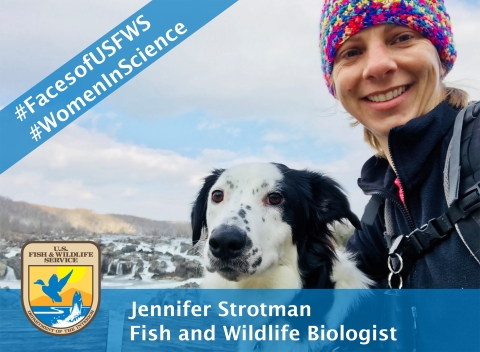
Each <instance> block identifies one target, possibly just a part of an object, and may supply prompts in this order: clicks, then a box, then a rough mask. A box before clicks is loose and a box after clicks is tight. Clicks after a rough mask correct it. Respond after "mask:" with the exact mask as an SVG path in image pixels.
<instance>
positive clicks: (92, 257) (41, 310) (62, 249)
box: [22, 241, 100, 335]
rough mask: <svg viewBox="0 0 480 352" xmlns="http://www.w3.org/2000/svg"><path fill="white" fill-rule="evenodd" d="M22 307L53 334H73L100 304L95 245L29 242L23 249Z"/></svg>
mask: <svg viewBox="0 0 480 352" xmlns="http://www.w3.org/2000/svg"><path fill="white" fill-rule="evenodd" d="M22 305H23V310H24V311H25V314H26V316H27V318H28V319H29V320H30V322H31V323H32V324H33V325H35V327H37V328H38V329H40V330H41V331H44V332H46V333H48V334H52V335H70V334H74V333H76V332H78V331H80V330H82V329H83V328H85V327H86V326H87V325H88V324H90V323H91V322H92V320H93V318H94V317H95V315H96V313H97V311H98V308H99V305H100V249H99V247H98V246H97V244H95V243H94V242H86V241H84V242H80V241H69V242H57V241H52V242H43V241H42V242H29V243H27V244H25V245H24V246H23V248H22Z"/></svg>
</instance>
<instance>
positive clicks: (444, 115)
mask: <svg viewBox="0 0 480 352" xmlns="http://www.w3.org/2000/svg"><path fill="white" fill-rule="evenodd" d="M456 115H457V110H455V109H454V108H453V107H452V106H451V105H449V104H448V103H447V102H446V101H443V102H442V103H440V104H439V105H437V106H436V107H435V108H434V109H433V110H432V111H430V112H429V113H427V114H426V115H423V116H420V117H417V118H414V119H412V120H410V121H409V122H407V123H406V124H405V125H402V126H397V127H394V128H392V129H391V130H390V132H389V134H388V145H389V148H390V154H391V157H392V160H393V164H394V165H395V168H396V170H397V174H398V177H399V178H400V181H401V183H402V186H403V188H404V190H405V191H409V190H412V189H414V188H416V187H417V186H418V185H420V184H421V183H422V181H423V180H424V179H425V177H426V176H427V175H428V174H429V168H428V164H429V162H433V155H434V154H435V151H436V150H438V149H437V148H439V147H440V145H441V142H442V141H443V139H444V138H445V136H446V135H447V134H448V132H449V131H450V130H451V129H452V127H453V124H454V122H455V116H456ZM397 174H395V172H394V171H393V169H392V168H391V167H390V164H389V163H388V161H387V159H385V158H378V157H376V156H373V157H371V158H370V159H368V160H367V162H366V163H365V164H364V165H363V168H362V172H361V177H360V178H359V179H358V186H359V187H360V188H361V189H362V190H363V191H364V193H365V194H372V193H374V192H376V191H381V192H386V193H389V194H390V195H391V196H394V197H397V196H396V194H397V190H396V186H395V185H394V180H395V178H396V177H397Z"/></svg>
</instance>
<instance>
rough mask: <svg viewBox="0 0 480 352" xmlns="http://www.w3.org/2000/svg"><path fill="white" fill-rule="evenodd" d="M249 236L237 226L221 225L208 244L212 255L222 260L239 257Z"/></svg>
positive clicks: (213, 232)
mask: <svg viewBox="0 0 480 352" xmlns="http://www.w3.org/2000/svg"><path fill="white" fill-rule="evenodd" d="M246 240H247V235H246V233H245V232H243V231H242V230H241V229H239V228H238V227H236V226H229V225H221V226H219V227H217V228H216V229H214V230H213V231H212V234H211V236H210V240H209V241H208V244H209V245H210V251H211V252H212V254H213V255H214V256H215V257H217V258H219V259H222V260H227V259H233V258H236V257H238V256H239V255H240V254H241V253H242V250H243V248H244V247H245V243H246V242H247V241H246Z"/></svg>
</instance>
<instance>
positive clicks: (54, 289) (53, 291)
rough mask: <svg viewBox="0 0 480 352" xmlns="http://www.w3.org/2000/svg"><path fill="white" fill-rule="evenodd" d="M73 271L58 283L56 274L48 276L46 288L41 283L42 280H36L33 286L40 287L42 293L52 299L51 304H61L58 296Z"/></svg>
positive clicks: (60, 298)
mask: <svg viewBox="0 0 480 352" xmlns="http://www.w3.org/2000/svg"><path fill="white" fill-rule="evenodd" d="M72 273H73V269H72V270H70V272H69V273H68V274H67V276H65V277H64V278H63V279H61V280H60V281H59V280H58V276H57V274H53V275H52V276H50V280H48V286H47V285H45V284H44V283H43V281H42V280H37V281H35V282H34V284H37V285H42V291H43V292H44V293H45V294H46V295H47V296H48V297H50V298H51V299H52V303H55V302H61V301H62V297H61V296H60V295H59V294H58V293H59V292H60V291H62V289H63V287H64V286H65V285H66V284H67V281H68V279H69V278H70V276H72Z"/></svg>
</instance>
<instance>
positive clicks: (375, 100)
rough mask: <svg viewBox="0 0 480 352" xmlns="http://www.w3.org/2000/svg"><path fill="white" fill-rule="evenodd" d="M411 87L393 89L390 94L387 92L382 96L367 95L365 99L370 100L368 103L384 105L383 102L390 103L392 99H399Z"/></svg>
mask: <svg viewBox="0 0 480 352" xmlns="http://www.w3.org/2000/svg"><path fill="white" fill-rule="evenodd" d="M410 87H411V85H405V86H401V87H398V88H395V89H392V90H390V91H388V92H385V93H382V94H371V95H367V96H366V97H365V98H363V99H365V100H368V101H370V102H373V103H383V102H386V101H390V100H392V99H395V98H397V97H399V96H400V95H402V94H403V93H405V92H406V91H407V90H408V89H409V88H410Z"/></svg>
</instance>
